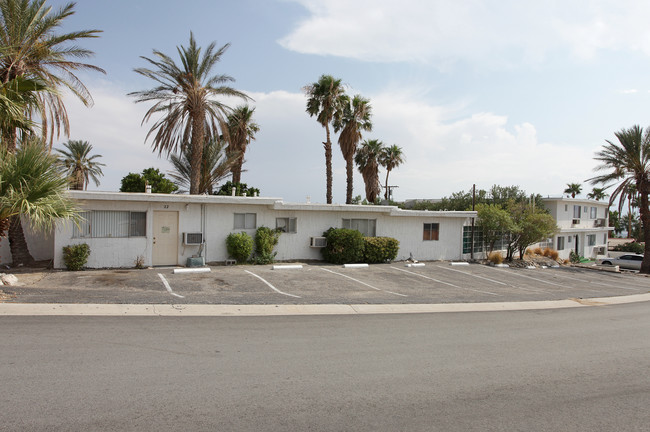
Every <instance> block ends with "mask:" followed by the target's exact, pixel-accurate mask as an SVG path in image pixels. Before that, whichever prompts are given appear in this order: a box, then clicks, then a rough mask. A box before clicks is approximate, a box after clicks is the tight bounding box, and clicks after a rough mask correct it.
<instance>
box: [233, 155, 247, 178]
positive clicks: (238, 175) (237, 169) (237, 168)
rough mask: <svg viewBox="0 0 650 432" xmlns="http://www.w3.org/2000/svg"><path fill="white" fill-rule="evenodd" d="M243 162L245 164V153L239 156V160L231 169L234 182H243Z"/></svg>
mask: <svg viewBox="0 0 650 432" xmlns="http://www.w3.org/2000/svg"><path fill="white" fill-rule="evenodd" d="M243 164H244V155H241V156H240V157H238V158H237V162H235V164H234V165H233V167H232V170H231V172H232V182H233V183H241V168H242V165H243Z"/></svg>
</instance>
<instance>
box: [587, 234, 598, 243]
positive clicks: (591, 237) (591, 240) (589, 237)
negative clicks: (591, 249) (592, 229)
mask: <svg viewBox="0 0 650 432" xmlns="http://www.w3.org/2000/svg"><path fill="white" fill-rule="evenodd" d="M595 244H596V234H588V235H587V246H594V245H595Z"/></svg>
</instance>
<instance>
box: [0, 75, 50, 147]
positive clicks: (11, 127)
mask: <svg viewBox="0 0 650 432" xmlns="http://www.w3.org/2000/svg"><path fill="white" fill-rule="evenodd" d="M44 90H46V87H45V85H44V84H43V83H42V82H41V81H39V80H36V79H29V78H24V77H23V76H19V77H16V78H14V79H12V80H10V81H8V82H6V83H0V148H7V149H10V150H12V149H13V148H14V145H15V137H16V135H17V134H16V131H17V130H18V131H21V132H22V133H32V132H33V129H34V127H35V126H36V124H35V123H34V122H33V121H32V120H31V119H30V118H29V117H28V116H27V111H28V110H29V107H30V106H34V105H37V104H38V92H40V91H44ZM5 139H7V140H10V141H11V142H10V143H9V142H7V143H5V142H4V141H5Z"/></svg>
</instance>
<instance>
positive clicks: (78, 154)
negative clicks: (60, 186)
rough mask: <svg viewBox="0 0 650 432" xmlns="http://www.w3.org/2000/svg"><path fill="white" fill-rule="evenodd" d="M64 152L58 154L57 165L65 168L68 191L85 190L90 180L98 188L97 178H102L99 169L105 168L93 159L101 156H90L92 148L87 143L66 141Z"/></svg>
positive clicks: (58, 150)
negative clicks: (68, 181) (68, 183)
mask: <svg viewBox="0 0 650 432" xmlns="http://www.w3.org/2000/svg"><path fill="white" fill-rule="evenodd" d="M63 146H64V147H65V150H60V149H56V151H57V152H59V154H60V157H59V163H60V164H61V165H62V166H64V167H65V172H66V174H67V175H68V178H69V179H70V189H72V190H86V189H88V183H89V182H90V179H92V180H93V181H94V182H95V185H96V186H99V177H101V176H103V175H104V173H103V172H102V169H101V167H103V166H106V165H105V164H103V163H101V162H97V161H95V159H97V158H100V157H102V155H97V154H96V155H92V156H91V155H90V152H91V151H92V149H93V146H92V145H91V144H90V143H89V142H88V141H80V140H68V142H67V143H65V144H63Z"/></svg>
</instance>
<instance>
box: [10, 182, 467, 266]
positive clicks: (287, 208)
mask: <svg viewBox="0 0 650 432" xmlns="http://www.w3.org/2000/svg"><path fill="white" fill-rule="evenodd" d="M69 193H70V195H71V196H72V197H73V198H74V199H75V200H76V201H77V202H78V204H79V206H80V207H81V208H82V209H83V214H82V216H83V218H84V222H83V223H81V224H80V225H79V226H77V225H75V224H73V223H71V222H67V223H66V222H62V223H60V224H58V225H57V227H56V228H55V229H54V231H53V233H52V234H51V235H50V236H49V237H47V239H42V240H41V238H40V237H39V236H38V235H36V236H32V235H31V234H29V235H28V236H27V237H28V238H27V240H28V243H29V244H30V251H31V252H32V254H34V256H35V258H36V259H52V260H53V265H54V268H62V267H64V264H63V257H62V248H63V247H64V246H67V245H72V244H79V243H87V244H88V245H89V246H90V250H91V254H90V257H89V259H88V264H87V266H88V267H90V268H102V267H134V265H135V262H136V260H138V259H141V260H142V261H143V264H144V265H145V266H152V265H153V266H167V265H169V266H174V265H186V263H187V259H188V258H190V257H193V256H196V255H197V254H198V253H199V250H200V249H201V250H202V252H201V254H202V256H203V257H204V259H205V262H208V263H209V262H223V261H226V260H227V259H228V258H229V257H228V253H227V251H226V237H227V236H228V234H230V233H233V232H241V231H244V232H247V233H249V234H250V235H251V236H254V234H255V230H256V229H257V228H258V227H260V226H267V227H270V228H281V229H282V230H283V231H284V233H283V234H282V235H281V236H280V240H279V243H278V245H277V246H276V248H275V250H276V251H277V256H276V259H277V260H281V261H291V260H321V259H322V255H321V252H320V249H321V248H320V246H322V238H321V237H322V235H323V232H325V231H326V230H327V229H329V228H330V227H334V228H354V229H358V230H359V231H361V232H362V233H363V234H364V235H367V236H382V237H393V238H396V239H397V240H399V242H400V249H399V254H398V259H406V258H408V257H409V256H410V254H413V257H414V258H416V259H418V260H460V259H463V258H464V257H465V256H464V255H463V252H462V251H463V227H464V226H466V225H468V224H470V223H471V218H472V217H475V216H476V213H475V212H466V211H463V212H455V211H445V212H434V211H412V210H402V209H399V208H397V207H395V206H367V205H345V204H343V205H340V204H312V203H285V202H283V201H282V200H281V199H279V198H266V197H239V196H214V195H177V194H152V193H121V192H88V191H69ZM0 248H1V249H2V253H1V254H0V257H1V258H2V262H3V263H7V262H10V259H9V260H8V261H7V260H6V257H7V255H8V242H7V241H6V240H3V242H2V243H1V244H0ZM36 250H38V251H39V252H38V253H37V254H35V253H34V251H36ZM9 258H10V257H9Z"/></svg>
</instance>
